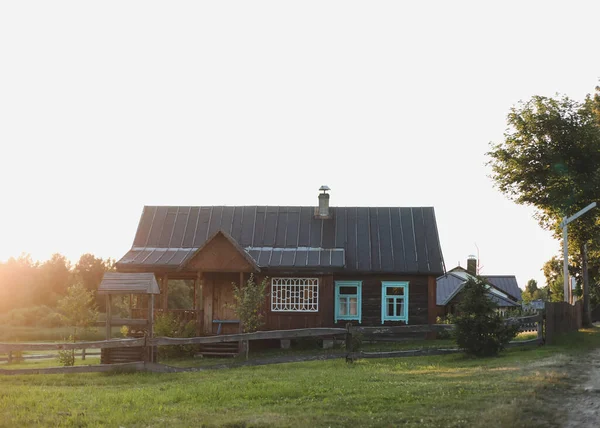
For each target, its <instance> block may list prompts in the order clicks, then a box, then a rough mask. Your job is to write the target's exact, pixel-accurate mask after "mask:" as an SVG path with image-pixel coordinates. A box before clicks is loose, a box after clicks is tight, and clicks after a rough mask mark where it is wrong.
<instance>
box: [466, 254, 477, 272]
mask: <svg viewBox="0 0 600 428" xmlns="http://www.w3.org/2000/svg"><path fill="white" fill-rule="evenodd" d="M467 272H468V273H470V274H471V275H477V257H475V256H472V255H471V256H468V257H467Z"/></svg>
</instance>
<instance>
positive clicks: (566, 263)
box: [560, 202, 596, 312]
mask: <svg viewBox="0 0 600 428" xmlns="http://www.w3.org/2000/svg"><path fill="white" fill-rule="evenodd" d="M593 208H596V202H592V203H591V204H589V205H588V206H587V207H585V208H584V209H582V210H579V211H577V212H576V213H575V214H573V215H572V216H571V217H568V218H567V216H564V217H563V221H562V222H561V223H560V227H562V230H563V276H564V293H565V295H564V301H565V302H567V303H568V302H569V246H568V233H567V226H568V225H569V223H571V222H572V221H573V220H577V219H578V218H579V217H581V216H582V215H584V214H585V213H587V212H588V211H589V210H591V209H593ZM584 300H585V299H584ZM588 302H589V299H588ZM584 303H585V302H584ZM585 311H586V308H583V312H585ZM588 312H589V310H588Z"/></svg>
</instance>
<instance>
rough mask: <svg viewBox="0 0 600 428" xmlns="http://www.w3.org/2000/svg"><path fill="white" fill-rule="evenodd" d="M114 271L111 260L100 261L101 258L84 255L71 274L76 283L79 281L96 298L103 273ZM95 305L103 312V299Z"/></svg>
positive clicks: (98, 300)
mask: <svg viewBox="0 0 600 428" xmlns="http://www.w3.org/2000/svg"><path fill="white" fill-rule="evenodd" d="M113 270H115V261H114V260H113V259H110V258H109V259H106V260H104V259H102V258H101V257H96V256H94V255H93V254H90V253H86V254H83V255H82V256H81V257H80V258H79V261H78V262H77V264H76V265H75V268H74V269H73V273H74V275H75V277H76V278H77V280H78V281H80V282H81V283H82V284H83V286H84V287H85V288H86V289H87V290H90V291H92V292H93V293H94V296H95V297H97V296H96V292H97V290H98V286H99V285H100V283H101V282H102V277H103V276H104V273H105V272H110V271H113ZM96 301H97V304H98V306H99V307H100V309H101V310H103V311H105V310H106V308H105V305H106V303H105V301H104V299H97V300H96Z"/></svg>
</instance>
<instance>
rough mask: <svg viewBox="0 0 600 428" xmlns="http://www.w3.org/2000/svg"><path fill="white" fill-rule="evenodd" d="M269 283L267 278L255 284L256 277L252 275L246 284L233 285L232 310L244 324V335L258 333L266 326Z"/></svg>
mask: <svg viewBox="0 0 600 428" xmlns="http://www.w3.org/2000/svg"><path fill="white" fill-rule="evenodd" d="M267 282H268V278H266V277H265V278H263V280H262V281H261V282H260V283H259V284H257V283H256V282H254V275H253V274H250V278H248V281H247V282H246V284H244V285H242V284H240V286H239V287H238V285H237V284H235V283H233V284H232V286H233V298H234V300H235V304H234V305H232V306H231V308H232V309H233V310H234V312H235V314H236V315H237V317H238V318H239V320H240V322H241V323H242V328H243V330H244V333H251V332H254V331H257V330H258V329H259V328H261V327H262V326H263V324H264V317H265V315H264V307H265V299H266V297H267V296H268V294H267Z"/></svg>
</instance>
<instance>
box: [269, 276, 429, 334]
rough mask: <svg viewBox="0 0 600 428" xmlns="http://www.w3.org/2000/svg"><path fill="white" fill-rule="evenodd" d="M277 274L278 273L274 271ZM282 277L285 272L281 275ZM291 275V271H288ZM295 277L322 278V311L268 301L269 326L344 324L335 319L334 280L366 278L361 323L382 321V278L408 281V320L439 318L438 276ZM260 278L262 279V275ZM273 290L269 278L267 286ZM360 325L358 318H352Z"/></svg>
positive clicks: (413, 322)
mask: <svg viewBox="0 0 600 428" xmlns="http://www.w3.org/2000/svg"><path fill="white" fill-rule="evenodd" d="M273 276H278V275H273ZM281 276H282V277H283V276H284V275H281ZM288 276H291V275H288ZM294 277H307V278H319V312H273V311H271V301H270V299H268V301H267V302H266V307H265V312H266V324H265V329H267V330H286V329H296V328H312V327H333V326H338V327H339V326H345V325H346V323H347V322H348V321H345V320H344V321H339V322H338V323H337V324H336V323H334V313H333V311H334V297H335V289H334V283H335V281H342V280H346V281H350V280H354V281H357V280H360V281H363V285H362V324H361V325H363V326H380V325H382V324H381V282H382V281H408V282H409V305H408V323H409V324H429V323H431V324H433V323H435V319H436V315H437V312H436V307H435V277H428V276H425V275H422V276H416V275H415V276H399V275H340V274H337V275H302V276H300V275H297V276H294ZM259 279H262V277H260V278H259ZM268 290H269V291H270V282H269V286H268ZM402 323H403V322H398V321H386V322H385V324H384V325H399V324H402ZM353 324H356V325H358V321H356V322H353Z"/></svg>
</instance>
